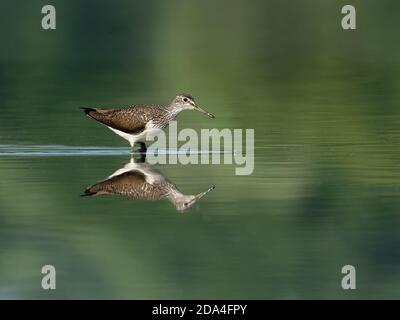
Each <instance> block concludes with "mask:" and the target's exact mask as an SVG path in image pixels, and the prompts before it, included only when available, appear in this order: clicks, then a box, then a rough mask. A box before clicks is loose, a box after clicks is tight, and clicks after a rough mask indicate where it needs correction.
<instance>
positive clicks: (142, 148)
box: [132, 142, 147, 154]
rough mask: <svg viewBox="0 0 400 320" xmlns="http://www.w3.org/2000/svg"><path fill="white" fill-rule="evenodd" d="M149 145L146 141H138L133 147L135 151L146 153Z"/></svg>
mask: <svg viewBox="0 0 400 320" xmlns="http://www.w3.org/2000/svg"><path fill="white" fill-rule="evenodd" d="M146 151H147V147H146V144H145V143H144V142H136V143H135V144H134V145H133V147H132V152H133V153H136V152H137V153H144V154H146Z"/></svg>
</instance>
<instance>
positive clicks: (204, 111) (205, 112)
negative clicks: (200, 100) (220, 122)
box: [194, 106, 215, 119]
mask: <svg viewBox="0 0 400 320" xmlns="http://www.w3.org/2000/svg"><path fill="white" fill-rule="evenodd" d="M194 109H195V110H197V111H199V112H201V113H204V114H206V115H208V116H209V117H210V118H213V119H214V118H215V116H214V115H213V114H212V113H209V112H208V111H206V110H204V109H202V108H200V107H199V106H194Z"/></svg>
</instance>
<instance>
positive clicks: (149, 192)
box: [83, 171, 164, 200]
mask: <svg viewBox="0 0 400 320" xmlns="http://www.w3.org/2000/svg"><path fill="white" fill-rule="evenodd" d="M113 194H115V195H123V196H128V197H131V198H134V199H139V200H159V199H161V198H162V197H163V196H164V192H163V191H162V189H160V188H157V186H153V185H151V184H149V183H147V182H146V179H145V176H144V174H143V173H141V172H139V171H129V172H125V173H123V174H121V175H118V176H114V177H112V178H110V179H107V180H104V181H102V182H98V183H96V184H94V185H93V186H91V187H89V188H87V189H86V190H85V193H84V194H83V196H94V195H113Z"/></svg>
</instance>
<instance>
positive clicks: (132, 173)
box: [82, 158, 215, 212]
mask: <svg viewBox="0 0 400 320" xmlns="http://www.w3.org/2000/svg"><path fill="white" fill-rule="evenodd" d="M214 188H215V186H212V187H210V188H209V189H208V190H206V191H204V192H201V193H199V194H197V195H185V194H183V193H182V192H180V191H179V190H178V189H177V187H176V186H175V185H174V184H173V183H172V182H170V181H169V180H168V178H166V177H165V176H164V175H163V174H162V173H161V172H159V171H157V170H155V169H154V168H153V167H152V166H151V165H149V164H148V163H145V162H137V161H135V160H134V159H133V158H131V161H130V162H129V163H127V164H126V165H125V166H124V167H123V168H121V169H119V170H117V171H116V172H114V173H113V174H112V175H111V176H109V177H108V178H107V179H106V180H103V181H100V182H98V183H96V184H94V185H92V186H90V187H88V188H87V189H86V190H85V192H84V194H82V196H98V195H121V196H127V197H130V198H133V199H137V200H151V201H155V200H162V199H167V200H169V201H170V202H171V203H172V204H173V205H174V206H175V208H176V209H177V210H178V211H181V212H185V211H188V210H190V209H191V208H192V207H193V206H194V204H195V203H196V202H197V201H199V200H200V199H201V198H202V197H204V196H205V195H206V194H207V193H209V192H210V191H211V190H213V189H214Z"/></svg>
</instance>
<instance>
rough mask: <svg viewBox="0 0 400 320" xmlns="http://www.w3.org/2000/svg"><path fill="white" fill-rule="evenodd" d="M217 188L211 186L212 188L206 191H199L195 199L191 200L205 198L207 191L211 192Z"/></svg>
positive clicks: (195, 200)
mask: <svg viewBox="0 0 400 320" xmlns="http://www.w3.org/2000/svg"><path fill="white" fill-rule="evenodd" d="M214 189H215V186H211V187H210V188H208V190H206V191H204V192H202V193H199V194H198V195H196V196H195V197H194V199H193V200H192V201H191V202H197V201H199V200H200V199H201V198H203V197H204V196H205V195H206V194H207V193H209V192H210V191H212V190H214Z"/></svg>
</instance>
